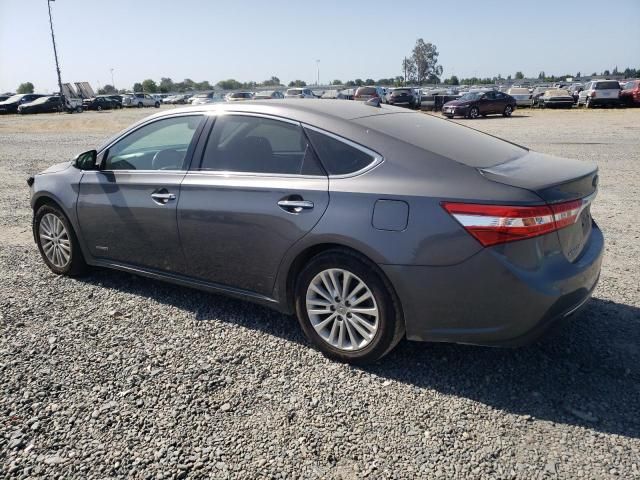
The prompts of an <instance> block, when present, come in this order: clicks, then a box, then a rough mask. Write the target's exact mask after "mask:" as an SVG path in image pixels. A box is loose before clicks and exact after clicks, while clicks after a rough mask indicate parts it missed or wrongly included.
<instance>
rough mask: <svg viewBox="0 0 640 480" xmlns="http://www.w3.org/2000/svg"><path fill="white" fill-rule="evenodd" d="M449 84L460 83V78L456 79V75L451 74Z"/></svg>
mask: <svg viewBox="0 0 640 480" xmlns="http://www.w3.org/2000/svg"><path fill="white" fill-rule="evenodd" d="M449 85H460V80H458V77H456V76H455V75H451V78H450V79H449Z"/></svg>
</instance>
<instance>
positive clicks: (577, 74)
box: [575, 72, 582, 80]
mask: <svg viewBox="0 0 640 480" xmlns="http://www.w3.org/2000/svg"><path fill="white" fill-rule="evenodd" d="M581 77H582V74H581V73H580V72H578V73H576V76H575V78H576V79H578V80H579V79H580V78H581Z"/></svg>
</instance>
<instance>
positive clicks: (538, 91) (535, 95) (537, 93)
mask: <svg viewBox="0 0 640 480" xmlns="http://www.w3.org/2000/svg"><path fill="white" fill-rule="evenodd" d="M551 88H553V87H547V86H544V87H535V88H534V89H533V91H532V92H531V106H532V107H537V106H538V100H539V99H540V97H541V96H542V95H544V92H546V91H547V90H550V89H551Z"/></svg>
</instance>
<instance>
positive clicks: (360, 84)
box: [354, 78, 364, 87]
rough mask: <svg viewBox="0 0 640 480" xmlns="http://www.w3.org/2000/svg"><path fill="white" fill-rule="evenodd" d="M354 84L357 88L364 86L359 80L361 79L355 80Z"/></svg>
mask: <svg viewBox="0 0 640 480" xmlns="http://www.w3.org/2000/svg"><path fill="white" fill-rule="evenodd" d="M354 83H355V84H356V85H357V86H358V87H361V86H362V85H364V82H363V81H362V79H361V78H356V79H355V80H354Z"/></svg>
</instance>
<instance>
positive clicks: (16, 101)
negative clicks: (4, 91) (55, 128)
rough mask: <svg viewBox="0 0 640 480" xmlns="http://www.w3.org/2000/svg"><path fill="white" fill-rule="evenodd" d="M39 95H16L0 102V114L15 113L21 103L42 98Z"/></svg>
mask: <svg viewBox="0 0 640 480" xmlns="http://www.w3.org/2000/svg"><path fill="white" fill-rule="evenodd" d="M44 96H45V95H41V94H39V93H18V94H17V95H13V96H11V97H9V98H7V99H6V100H5V101H3V102H0V114H2V113H17V112H18V107H19V106H20V105H22V104H23V103H29V102H33V101H34V100H35V99H37V98H40V97H44Z"/></svg>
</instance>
